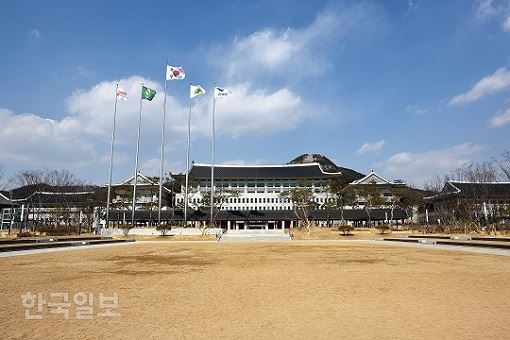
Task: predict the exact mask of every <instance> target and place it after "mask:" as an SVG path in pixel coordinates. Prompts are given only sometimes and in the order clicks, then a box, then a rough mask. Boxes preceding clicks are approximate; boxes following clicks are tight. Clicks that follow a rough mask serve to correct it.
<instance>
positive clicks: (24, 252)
mask: <svg viewBox="0 0 510 340" xmlns="http://www.w3.org/2000/svg"><path fill="white" fill-rule="evenodd" d="M135 243H136V242H122V243H107V244H96V245H83V246H79V247H76V246H69V247H61V248H41V249H30V250H14V251H8V252H1V253H0V258H1V257H12V256H21V255H33V254H42V253H52V252H56V251H69V250H84V249H96V248H104V247H118V246H127V245H132V244H135Z"/></svg>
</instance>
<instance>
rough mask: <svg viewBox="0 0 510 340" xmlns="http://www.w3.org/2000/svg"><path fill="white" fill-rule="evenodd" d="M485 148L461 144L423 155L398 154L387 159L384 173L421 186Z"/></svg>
mask: <svg viewBox="0 0 510 340" xmlns="http://www.w3.org/2000/svg"><path fill="white" fill-rule="evenodd" d="M484 148H485V146H483V145H478V144H473V143H462V144H458V145H454V146H452V147H449V148H446V149H440V150H431V151H427V152H423V153H413V152H400V153H396V154H394V155H393V156H391V157H389V158H388V159H387V160H386V161H385V162H384V163H383V164H382V167H383V168H384V173H386V174H388V176H392V177H393V178H402V179H404V180H405V181H407V182H409V183H417V184H423V183H424V182H425V180H426V179H427V178H430V177H431V176H433V175H434V174H446V173H448V172H449V171H450V170H455V169H457V168H458V167H461V166H462V165H464V164H467V163H469V162H470V161H471V157H472V156H474V155H475V154H477V153H478V152H480V151H481V150H483V149H484Z"/></svg>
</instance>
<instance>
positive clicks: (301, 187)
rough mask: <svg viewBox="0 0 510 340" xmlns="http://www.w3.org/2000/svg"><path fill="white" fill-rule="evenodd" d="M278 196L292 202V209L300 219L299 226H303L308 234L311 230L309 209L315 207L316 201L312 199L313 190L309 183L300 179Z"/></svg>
mask: <svg viewBox="0 0 510 340" xmlns="http://www.w3.org/2000/svg"><path fill="white" fill-rule="evenodd" d="M280 196H281V197H283V198H287V199H289V200H290V201H291V202H292V210H293V211H294V214H295V215H296V217H297V218H298V219H299V220H300V222H301V223H300V226H302V227H305V229H306V230H307V232H308V235H310V234H311V232H312V223H311V222H310V211H311V210H312V209H316V208H317V203H316V202H315V201H314V191H313V189H312V188H311V186H310V185H309V183H308V182H307V181H300V182H298V184H297V186H296V187H295V188H292V189H290V190H288V191H284V192H282V193H281V194H280Z"/></svg>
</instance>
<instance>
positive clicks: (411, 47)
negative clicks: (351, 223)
mask: <svg viewBox="0 0 510 340" xmlns="http://www.w3.org/2000/svg"><path fill="white" fill-rule="evenodd" d="M296 4H297V3H296V2H295V1H257V2H253V3H251V4H250V3H247V2H246V1H215V2H206V1H196V2H181V3H178V2H168V1H152V2H150V3H148V4H145V5H144V6H142V3H141V2H139V1H125V2H122V3H119V2H113V1H111V2H105V1H101V2H100V1H87V2H85V1H52V2H40V1H17V2H7V3H5V4H3V5H2V11H1V12H0V38H1V41H2V52H1V54H0V60H1V63H0V75H1V80H2V81H1V82H0V136H2V142H1V143H0V163H3V164H4V165H5V168H6V173H5V177H9V176H11V175H13V174H14V173H16V172H17V171H19V170H22V169H41V168H49V169H53V168H67V169H70V170H72V171H73V172H74V173H75V174H76V175H77V176H78V177H80V178H83V179H86V180H88V181H90V182H92V183H97V184H104V183H106V181H107V175H108V159H109V143H110V134H111V121H112V115H113V104H114V96H113V93H114V90H115V84H116V83H117V82H118V81H120V87H122V88H124V89H126V90H127V92H128V98H129V100H128V101H127V102H121V103H119V104H118V116H117V119H118V120H117V123H118V130H117V134H118V138H117V140H116V155H115V166H114V171H113V174H114V181H116V182H118V181H121V180H123V179H125V178H127V177H129V176H130V175H132V173H133V168H134V153H135V136H136V124H137V115H138V107H139V98H140V84H141V82H145V83H147V84H149V86H151V87H153V88H154V89H156V90H157V91H158V93H157V95H156V98H155V100H154V101H152V102H144V109H143V122H142V136H141V153H140V160H141V170H142V172H144V173H145V174H147V175H158V173H159V170H158V169H159V147H160V129H161V117H162V112H163V104H162V103H163V86H164V72H165V62H166V59H167V58H169V60H170V64H172V65H174V66H182V67H183V68H184V70H185V71H186V79H185V80H182V81H170V82H168V92H167V95H168V97H167V98H168V99H167V100H168V102H167V114H168V119H167V124H166V131H167V140H166V153H165V154H166V156H165V158H166V161H165V171H172V172H180V171H183V170H184V169H185V143H186V119H187V112H188V105H189V103H188V91H189V83H190V82H193V83H197V84H200V85H202V86H203V87H204V88H205V89H206V90H207V91H208V94H207V95H206V96H201V97H198V98H195V99H193V102H192V108H193V109H192V112H193V114H192V116H193V118H192V151H191V158H192V159H193V160H195V161H197V162H210V116H211V106H212V99H211V96H210V94H211V93H212V91H211V89H212V86H213V84H214V83H216V84H217V85H221V86H224V87H227V88H229V89H230V90H231V91H232V96H231V97H229V98H227V99H222V100H221V102H220V101H217V106H216V115H217V121H216V125H217V149H216V150H217V152H216V155H217V162H218V163H245V164H251V163H262V164H283V163H286V162H288V161H290V160H291V159H293V158H295V157H296V156H298V155H300V154H303V153H320V154H323V155H325V156H327V157H329V158H330V159H332V160H333V161H334V162H336V163H337V164H338V165H340V166H345V167H349V168H353V169H355V170H357V171H360V172H364V173H367V172H369V171H370V170H372V169H373V170H375V171H376V172H379V173H380V174H381V175H383V176H385V177H387V178H388V179H397V178H401V179H404V180H406V181H408V182H410V183H414V184H417V185H420V184H422V183H423V181H424V180H425V179H426V178H429V177H432V176H433V175H436V174H445V173H447V172H448V171H450V170H453V169H455V168H457V167H459V166H461V165H462V164H464V163H466V162H469V161H485V160H490V159H491V158H492V157H497V156H498V155H499V154H500V153H501V152H502V151H503V150H505V149H508V148H509V147H510V138H509V136H510V133H509V132H510V1H508V0H504V1H503V0H501V1H497V0H493V1H490V0H485V1H481V0H480V1H478V0H477V1H472V2H471V1H466V0H462V1H460V0H459V1H419V0H416V1H407V0H402V1H385V2H382V1H365V2H359V1H301V2H300V3H299V5H296Z"/></svg>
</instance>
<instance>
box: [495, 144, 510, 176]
mask: <svg viewBox="0 0 510 340" xmlns="http://www.w3.org/2000/svg"><path fill="white" fill-rule="evenodd" d="M495 162H496V164H497V165H498V167H499V169H500V170H501V173H502V177H504V178H505V179H506V180H507V181H510V150H505V151H503V153H501V159H496V160H495Z"/></svg>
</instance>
